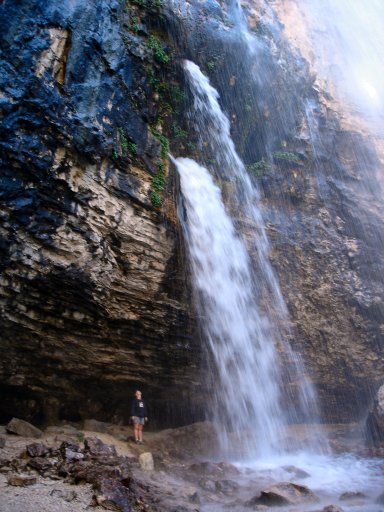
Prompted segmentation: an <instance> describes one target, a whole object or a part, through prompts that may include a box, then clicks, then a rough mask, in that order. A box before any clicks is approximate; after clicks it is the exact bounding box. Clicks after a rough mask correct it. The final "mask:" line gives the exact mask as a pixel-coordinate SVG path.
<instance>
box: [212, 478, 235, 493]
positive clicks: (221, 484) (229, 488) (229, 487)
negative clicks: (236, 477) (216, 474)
mask: <svg viewBox="0 0 384 512" xmlns="http://www.w3.org/2000/svg"><path fill="white" fill-rule="evenodd" d="M238 488H239V484H238V483H237V482H234V481H233V480H218V481H217V482H216V490H217V491H218V492H221V493H223V494H225V495H227V496H232V495H233V494H234V493H235V492H236V491H237V490H238Z"/></svg>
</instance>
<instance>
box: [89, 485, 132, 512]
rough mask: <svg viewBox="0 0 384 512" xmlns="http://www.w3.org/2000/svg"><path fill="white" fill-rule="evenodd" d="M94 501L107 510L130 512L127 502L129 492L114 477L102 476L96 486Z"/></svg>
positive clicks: (129, 495) (128, 500)
mask: <svg viewBox="0 0 384 512" xmlns="http://www.w3.org/2000/svg"><path fill="white" fill-rule="evenodd" d="M96 490H97V495H96V501H97V503H98V504H99V505H101V506H102V507H103V508H106V509H108V510H119V511H121V512H130V511H131V510H132V508H131V506H130V504H129V502H130V498H131V494H130V492H129V490H128V489H127V488H126V487H125V486H123V485H121V484H119V483H118V482H117V481H116V480H114V479H108V478H103V479H102V480H101V481H99V482H98V484H97V486H96Z"/></svg>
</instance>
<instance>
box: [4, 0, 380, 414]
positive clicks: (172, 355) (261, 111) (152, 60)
mask: <svg viewBox="0 0 384 512" xmlns="http://www.w3.org/2000/svg"><path fill="white" fill-rule="evenodd" d="M274 4H276V5H275V7H279V2H274ZM244 8H245V10H246V13H247V15H248V23H249V26H250V28H251V31H252V32H253V34H254V37H256V38H257V39H258V41H259V46H260V48H259V51H258V53H257V55H254V56H253V57H252V60H251V61H250V60H249V55H248V54H247V52H248V50H247V47H246V38H244V37H241V36H239V31H238V28H237V27H234V25H233V22H232V21H231V20H232V19H234V17H235V18H236V16H235V15H234V13H233V12H231V11H227V10H225V7H223V6H221V5H220V3H217V2H215V1H209V2H203V3H201V2H198V1H191V2H176V1H169V2H157V1H149V0H148V1H139V0H136V1H134V0H132V1H130V2H126V3H124V2H118V1H117V0H116V1H114V0H113V1H111V2H106V1H105V0H97V1H96V0H94V1H92V2H89V1H85V0H75V1H67V0H64V1H63V2H60V3H58V2H50V3H49V5H44V4H43V3H42V2H40V1H38V0H26V1H25V2H23V3H22V4H15V3H14V2H9V1H7V0H5V2H3V4H2V5H1V6H0V10H1V11H2V13H1V14H2V16H1V19H2V22H1V23H2V25H1V30H2V34H3V41H2V43H1V50H2V51H3V61H2V64H1V73H0V77H1V78H0V80H1V96H0V102H1V109H2V114H3V124H2V127H1V128H0V130H1V132H0V135H1V147H2V152H1V168H2V171H1V190H0V194H1V198H2V204H3V205H2V208H1V228H0V264H1V270H2V273H1V281H0V300H1V306H2V309H1V324H2V329H1V350H2V354H3V357H2V359H1V363H0V385H1V392H2V397H3V399H2V402H1V405H0V413H1V416H0V417H3V418H4V419H9V418H10V417H11V416H12V415H16V416H22V417H24V418H26V419H29V420H34V421H36V420H42V421H50V420H56V419H57V418H62V419H80V418H86V417H96V418H98V419H100V420H105V419H108V420H113V421H118V420H127V418H128V416H129V411H128V409H129V407H128V403H129V398H128V397H129V395H130V393H131V391H133V389H134V387H135V386H140V387H142V388H143V391H144V394H147V395H148V396H149V397H151V402H152V403H150V405H152V412H153V416H154V417H155V418H156V420H157V421H159V422H165V421H166V422H170V423H179V422H182V421H191V420H192V419H195V418H197V417H201V412H200V411H199V407H198V404H199V401H198V398H197V396H198V393H199V392H200V386H201V382H202V379H201V378H200V371H201V370H200V369H201V361H200V360H201V352H202V349H201V343H200V340H199V337H198V335H197V332H196V331H197V330H196V326H195V319H194V314H193V308H192V306H191V298H190V291H189V286H188V279H187V270H186V267H185V263H184V259H183V250H182V242H181V240H180V235H179V229H178V223H177V219H176V214H175V212H176V208H175V202H176V199H175V197H176V194H177V180H176V178H175V176H174V175H173V171H172V169H171V170H170V171H168V169H167V165H166V163H165V156H166V152H167V149H168V141H167V138H166V137H165V135H168V136H169V137H170V138H171V139H172V141H171V142H172V150H173V151H175V152H176V153H177V154H182V155H183V156H191V157H195V158H196V159H197V160H199V158H198V154H197V150H196V147H195V145H194V134H193V133H192V132H189V133H188V130H189V124H188V116H186V115H185V114H186V112H187V111H188V108H190V103H189V101H190V99H188V91H187V90H185V91H184V90H183V80H182V76H181V73H180V68H179V60H180V59H181V58H190V59H193V60H195V61H196V62H197V63H198V64H199V65H200V66H201V67H202V69H203V70H204V71H206V72H207V74H208V75H209V76H210V79H211V81H212V83H213V84H214V85H215V87H217V88H218V90H219V91H220V94H221V101H222V104H223V107H224V109H225V110H226V112H227V113H228V115H229V117H230V119H231V121H232V131H233V137H234V140H235V142H236V145H237V147H238V149H239V152H240V153H241V154H242V156H243V158H244V161H245V162H246V164H248V166H249V169H250V173H252V172H253V175H252V176H253V178H252V179H253V180H254V181H255V184H256V185H257V186H258V187H259V188H260V190H261V194H262V200H263V207H264V215H265V219H266V221H267V225H268V230H269V235H270V240H271V247H272V248H271V260H272V262H273V265H274V267H275V269H276V271H277V273H278V275H279V278H280V281H281V285H282V290H283V294H284V297H285V299H286V301H287V304H288V308H289V311H290V315H291V321H292V329H293V331H292V332H293V336H292V340H291V341H292V344H293V345H294V348H295V349H296V350H297V351H299V352H300V353H301V354H302V355H303V358H304V361H305V363H306V366H307V369H308V373H309V374H310V375H311V377H312V379H313V380H314V382H315V384H316V385H317V388H318V390H319V395H320V399H321V402H322V405H323V410H324V412H325V413H326V414H325V419H327V420H330V421H349V420H351V419H356V418H359V417H361V416H362V415H363V414H364V413H365V408H366V406H367V405H368V402H369V401H370V397H371V395H372V391H374V390H376V389H377V388H378V387H379V384H380V383H381V382H382V375H383V371H384V367H383V360H382V357H381V355H382V350H383V338H382V325H383V320H384V302H383V301H384V299H383V286H382V285H383V282H382V280H383V278H382V276H383V275H384V273H383V271H384V268H383V259H382V239H383V236H382V228H381V222H380V219H381V218H382V214H383V211H382V203H381V200H380V193H379V192H378V185H377V181H376V174H377V172H378V169H379V167H380V165H381V164H380V158H379V156H378V151H377V147H375V146H374V145H373V143H372V142H371V141H370V140H369V138H368V137H366V136H365V135H364V133H359V132H358V131H354V130H351V129H350V128H347V127H346V126H345V125H343V124H342V123H341V121H340V118H339V115H338V113H337V112H336V111H335V108H334V105H330V103H329V95H328V96H327V95H326V94H325V93H323V92H322V91H321V90H320V89H319V84H318V83H317V82H316V80H315V77H314V75H313V70H311V68H310V63H308V61H307V60H306V59H305V57H306V52H305V51H304V50H303V51H302V52H301V53H300V50H298V49H297V48H293V47H292V46H290V42H289V39H288V36H289V34H287V33H284V31H283V26H282V25H281V24H279V21H278V20H276V19H275V18H274V17H272V16H271V10H270V7H268V6H267V4H265V3H264V2H262V1H257V2H256V1H254V2H253V1H249V2H244ZM160 13H161V15H160ZM279 15H280V22H281V21H283V22H284V12H282V11H279ZM239 55H242V56H246V55H248V57H247V58H245V57H244V58H242V59H239ZM250 62H251V65H250ZM239 98H241V100H239ZM314 133H316V136H314V135H313V134H314ZM167 173H168V178H167V180H166V175H167ZM229 185H230V184H223V190H224V191H225V190H226V188H230V186H229ZM175 393H177V407H176V408H175V407H174V405H173V404H174V400H173V398H174V395H175Z"/></svg>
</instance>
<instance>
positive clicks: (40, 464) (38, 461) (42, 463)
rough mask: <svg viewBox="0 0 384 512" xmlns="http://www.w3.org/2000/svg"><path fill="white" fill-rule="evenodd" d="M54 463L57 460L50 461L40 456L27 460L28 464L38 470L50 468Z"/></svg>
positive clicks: (42, 470)
mask: <svg viewBox="0 0 384 512" xmlns="http://www.w3.org/2000/svg"><path fill="white" fill-rule="evenodd" d="M56 463H57V461H52V460H50V459H46V458H42V457H35V458H33V459H31V460H30V461H29V462H28V466H29V467H31V468H33V469H36V470H37V471H39V472H44V471H47V470H48V469H51V468H52V467H53V466H54V465H55V464H56Z"/></svg>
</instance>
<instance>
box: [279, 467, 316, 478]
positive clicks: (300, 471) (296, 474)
mask: <svg viewBox="0 0 384 512" xmlns="http://www.w3.org/2000/svg"><path fill="white" fill-rule="evenodd" d="M283 469H284V470H285V471H287V472H288V473H291V474H292V475H293V476H294V477H295V478H308V477H309V476H311V475H310V474H309V473H307V472H306V471H304V470H303V469H300V468H297V467H296V466H284V467H283Z"/></svg>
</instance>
